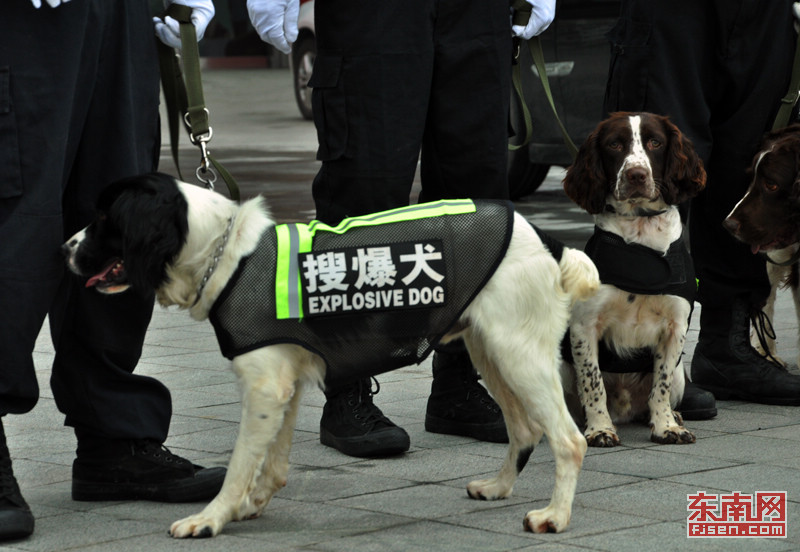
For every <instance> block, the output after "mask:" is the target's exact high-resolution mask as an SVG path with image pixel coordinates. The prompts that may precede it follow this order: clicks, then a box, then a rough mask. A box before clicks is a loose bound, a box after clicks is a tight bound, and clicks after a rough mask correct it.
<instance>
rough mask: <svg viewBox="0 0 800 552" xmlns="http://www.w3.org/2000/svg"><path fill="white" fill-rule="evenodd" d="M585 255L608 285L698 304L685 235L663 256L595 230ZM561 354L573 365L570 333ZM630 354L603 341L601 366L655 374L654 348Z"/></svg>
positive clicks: (657, 252) (600, 353) (602, 369)
mask: <svg viewBox="0 0 800 552" xmlns="http://www.w3.org/2000/svg"><path fill="white" fill-rule="evenodd" d="M585 252H586V254H587V255H588V256H589V258H591V259H592V261H593V262H594V264H595V266H597V271H598V272H599V273H600V281H601V282H602V283H604V284H610V285H613V286H615V287H618V288H619V289H621V290H623V291H628V292H630V293H636V294H641V295H676V296H678V297H683V298H684V299H686V300H687V301H689V305H690V306H693V305H694V298H695V294H696V293H697V280H696V279H695V273H694V264H693V263H692V257H691V256H690V255H689V249H688V248H687V247H686V242H685V240H684V238H683V236H681V237H680V238H678V239H677V240H675V241H674V242H672V244H670V247H669V249H668V250H667V253H666V254H663V253H661V252H660V251H656V250H655V249H651V248H649V247H645V246H643V245H639V244H635V243H626V242H625V240H623V239H622V238H621V237H620V236H618V235H617V234H614V233H612V232H607V231H605V230H602V229H600V228H598V227H595V229H594V234H592V237H591V238H589V241H588V242H587V243H586V248H585ZM561 353H562V356H563V357H564V359H566V360H567V361H568V362H572V350H571V347H570V343H569V334H567V337H566V338H565V339H564V341H562V344H561ZM628 355H629V356H628V357H627V358H621V357H620V356H619V355H617V354H616V353H615V352H614V351H612V350H610V349H609V348H608V346H607V345H606V344H605V343H604V342H603V341H600V343H599V344H598V363H599V365H600V370H601V371H603V372H614V373H630V372H652V371H653V363H654V359H653V351H652V350H651V349H649V348H647V349H639V350H636V351H632V352H629V353H628Z"/></svg>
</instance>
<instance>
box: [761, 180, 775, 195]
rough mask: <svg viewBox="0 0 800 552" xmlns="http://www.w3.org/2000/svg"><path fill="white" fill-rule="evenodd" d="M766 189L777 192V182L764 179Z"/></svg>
mask: <svg viewBox="0 0 800 552" xmlns="http://www.w3.org/2000/svg"><path fill="white" fill-rule="evenodd" d="M764 188H765V189H766V190H767V191H768V192H777V191H778V185H777V184H776V183H775V181H773V180H769V179H764Z"/></svg>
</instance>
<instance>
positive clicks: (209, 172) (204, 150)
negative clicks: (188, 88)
mask: <svg viewBox="0 0 800 552" xmlns="http://www.w3.org/2000/svg"><path fill="white" fill-rule="evenodd" d="M203 111H205V112H206V117H207V116H208V108H203ZM183 122H184V124H185V125H186V127H187V128H188V129H189V141H190V142H191V143H192V144H194V145H195V146H197V147H199V148H200V165H199V166H198V167H197V169H196V170H195V171H194V174H195V176H196V177H197V180H199V181H200V182H202V183H203V184H205V186H206V188H208V189H209V190H212V191H213V190H214V182H216V181H217V173H216V172H215V171H214V168H213V167H212V165H211V163H210V162H209V159H210V158H209V152H208V142H210V141H211V138H212V137H213V136H214V129H213V128H211V127H208V132H204V133H203V134H199V135H196V134H194V133H193V132H191V123H190V122H189V113H188V112H186V113H184V114H183Z"/></svg>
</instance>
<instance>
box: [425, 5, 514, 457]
mask: <svg viewBox="0 0 800 552" xmlns="http://www.w3.org/2000/svg"><path fill="white" fill-rule="evenodd" d="M437 8H438V12H437V26H436V29H435V33H434V42H435V47H436V57H435V68H436V70H435V72H434V74H433V82H432V91H431V99H430V105H429V108H428V116H427V121H426V127H425V135H424V139H423V145H422V160H421V167H420V176H421V179H422V191H421V192H420V198H419V200H420V202H424V201H432V200H437V199H445V198H461V197H469V198H488V199H508V194H509V192H508V176H507V166H508V110H509V101H510V97H511V96H510V94H511V90H510V86H511V30H510V27H509V25H510V23H509V19H508V9H507V6H504V5H502V3H495V2H469V1H464V0H448V1H441V2H439V3H438V4H437ZM425 429H426V430H427V431H430V432H434V433H447V434H454V435H463V436H467V437H473V438H476V439H480V440H484V441H493V442H508V433H507V431H506V427H505V422H504V420H503V414H502V412H501V411H500V408H499V407H498V406H497V403H495V401H494V400H493V399H492V398H491V397H490V396H489V394H488V393H487V392H486V389H485V388H484V387H483V386H482V385H481V384H480V383H479V381H478V376H477V373H476V372H475V369H474V368H473V366H472V362H471V361H470V358H469V354H468V353H467V351H466V348H465V347H464V344H463V342H462V341H460V340H459V341H457V342H454V343H451V344H449V345H447V346H444V347H442V346H440V347H437V349H436V352H435V353H434V356H433V382H432V383H431V394H430V397H429V398H428V404H427V409H426V415H425Z"/></svg>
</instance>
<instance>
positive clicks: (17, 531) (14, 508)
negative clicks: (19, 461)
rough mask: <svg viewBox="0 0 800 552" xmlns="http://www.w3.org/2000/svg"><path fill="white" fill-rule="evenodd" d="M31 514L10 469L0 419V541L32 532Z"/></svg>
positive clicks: (19, 537)
mask: <svg viewBox="0 0 800 552" xmlns="http://www.w3.org/2000/svg"><path fill="white" fill-rule="evenodd" d="M33 524H34V521H33V514H32V513H31V509H30V507H29V506H28V503H27V502H25V499H24V498H22V493H21V492H20V490H19V485H18V484H17V480H16V478H15V477H14V472H13V471H12V469H11V454H9V452H8V446H7V445H6V434H5V432H4V431H3V423H2V421H1V419H0V541H7V540H15V539H22V538H25V537H27V536H29V535H30V534H31V533H33Z"/></svg>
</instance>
